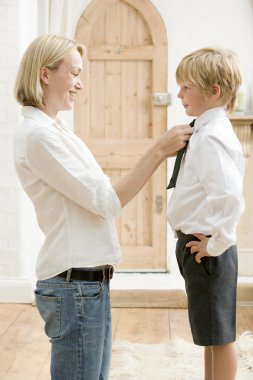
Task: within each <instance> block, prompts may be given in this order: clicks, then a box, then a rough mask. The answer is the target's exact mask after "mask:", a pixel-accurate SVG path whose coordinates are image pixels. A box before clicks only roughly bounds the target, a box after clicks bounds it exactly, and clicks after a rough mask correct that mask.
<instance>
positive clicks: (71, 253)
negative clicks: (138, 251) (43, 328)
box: [14, 107, 122, 280]
mask: <svg viewBox="0 0 253 380" xmlns="http://www.w3.org/2000/svg"><path fill="white" fill-rule="evenodd" d="M22 113H23V116H24V121H23V123H22V124H21V126H20V127H19V128H18V130H17V131H16V134H15V137H14V161H15V166H16V170H17V174H18V176H19V179H20V181H21V184H22V185H23V188H24V190H25V192H26V193H27V195H28V196H29V197H30V199H31V201H32V202H33V205H34V207H35V211H36V215H37V219H38V223H39V226H40V228H41V230H42V231H43V233H44V234H45V241H44V244H43V246H42V248H41V250H40V252H39V256H38V259H37V265H36V274H37V278H38V279H39V280H44V279H47V278H50V277H53V276H55V275H57V274H59V273H61V272H63V271H65V270H67V269H69V268H80V267H95V266H100V265H106V264H112V265H114V264H117V263H119V262H120V261H121V253H120V247H119V242H118V238H117V233H116V228H115V223H114V218H115V217H116V216H118V215H119V214H120V212H121V210H122V208H121V204H120V201H119V199H118V197H117V195H116V193H115V191H114V189H113V188H112V186H111V183H110V180H109V178H108V177H107V176H106V175H105V174H104V173H103V171H102V170H101V168H100V166H99V165H98V163H97V162H96V160H95V158H94V156H93V155H92V153H91V152H90V150H89V149H88V148H87V146H86V145H85V144H84V143H83V141H82V140H81V139H79V138H78V137H77V136H76V135H74V134H73V133H72V132H71V131H69V130H68V129H67V128H66V126H65V125H64V123H63V122H62V121H61V120H60V119H59V120H57V121H55V120H54V119H51V118H50V117H49V116H47V115H46V114H45V113H43V112H42V111H40V110H38V109H36V108H34V107H23V109H22Z"/></svg>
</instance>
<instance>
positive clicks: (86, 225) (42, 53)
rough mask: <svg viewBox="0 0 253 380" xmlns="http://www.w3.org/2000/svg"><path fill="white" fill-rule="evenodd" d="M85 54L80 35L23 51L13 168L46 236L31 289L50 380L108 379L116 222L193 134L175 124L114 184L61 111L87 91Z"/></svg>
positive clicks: (117, 257)
mask: <svg viewBox="0 0 253 380" xmlns="http://www.w3.org/2000/svg"><path fill="white" fill-rule="evenodd" d="M84 54H85V48H84V47H83V46H81V45H80V44H78V43H76V42H75V41H72V40H69V39H66V38H63V37H59V36H54V35H46V36H41V37H39V38H37V39H36V40H34V41H33V42H32V43H31V44H30V46H29V47H28V48H27V50H26V52H25V54H24V56H23V59H22V62H21V64H20V67H19V71H18V74H17V79H16V89H15V92H16V98H17V101H18V102H19V103H20V104H21V105H22V106H23V107H22V114H23V116H24V121H23V123H22V124H21V126H20V127H19V128H18V130H17V132H16V135H15V139H14V160H15V165H16V170H17V174H18V176H19V178H20V181H21V183H22V185H23V188H24V190H25V192H26V193H27V195H28V196H29V197H30V199H31V201H32V203H33V205H34V208H35V211H36V214H37V219H38V223H39V226H40V228H41V230H42V231H43V232H44V234H45V241H44V244H43V246H42V247H41V250H40V252H39V256H38V260H37V265H36V273H37V278H38V281H37V287H36V290H35V294H36V304H37V307H38V309H39V312H40V314H41V316H42V318H43V319H44V321H45V331H46V334H47V335H48V337H49V338H50V341H51V343H52V350H51V378H52V379H53V380H77V379H78V380H102V379H103V380H106V379H108V376H109V375H108V374H109V366H110V356H111V310H110V297H109V283H110V280H111V278H112V275H113V265H115V264H118V263H119V262H120V261H121V254H120V247H119V243H118V239H117V235H116V230H115V225H114V218H116V217H117V216H118V215H119V214H120V213H121V212H122V209H123V207H124V206H125V205H126V204H127V203H128V202H129V201H130V200H131V199H132V198H133V197H134V196H135V195H136V194H137V193H138V191H139V190H140V189H141V188H142V187H143V186H144V184H145V183H146V181H147V180H148V178H149V177H150V176H151V174H152V173H153V172H154V170H155V169H156V168H157V167H158V166H159V165H160V164H161V162H162V161H163V160H164V159H166V158H167V157H169V156H172V155H175V153H176V152H177V151H178V150H179V149H180V148H182V147H183V146H184V145H185V144H186V141H187V140H188V139H189V137H190V135H191V128H190V127H189V126H179V127H174V128H172V129H171V130H170V131H168V132H166V133H165V134H163V135H162V136H161V137H159V138H158V139H157V140H156V141H155V142H154V144H153V146H152V147H151V148H150V149H149V150H148V151H147V152H146V153H145V154H144V156H143V157H142V158H141V159H140V161H139V162H138V163H137V165H136V166H135V167H134V168H133V169H132V170H131V171H130V172H129V173H128V174H127V175H126V177H125V178H123V179H122V180H120V181H119V182H118V183H116V184H114V185H112V184H111V183H110V180H109V178H108V177H107V176H106V175H105V174H104V173H103V171H102V170H101V168H100V167H99V165H98V163H97V162H96V160H95V158H94V156H93V155H92V153H91V152H90V151H89V149H88V148H87V146H86V145H85V143H84V142H83V141H81V140H80V139H79V138H78V137H77V136H75V135H74V134H73V133H71V132H70V131H69V129H68V128H67V126H66V125H65V124H64V122H63V121H62V120H61V119H60V118H59V117H58V113H59V112H60V111H66V110H70V109H71V108H72V107H73V106H74V103H75V99H76V97H77V95H78V93H79V91H80V90H81V89H82V87H83V84H82V82H81V79H80V72H81V70H82V57H83V55H84Z"/></svg>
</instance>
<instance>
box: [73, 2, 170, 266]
mask: <svg viewBox="0 0 253 380" xmlns="http://www.w3.org/2000/svg"><path fill="white" fill-rule="evenodd" d="M76 39H77V40H78V41H79V42H81V43H83V44H84V45H85V46H86V47H87V58H86V59H85V61H84V70H83V74H82V80H83V85H84V89H83V91H82V94H81V95H80V96H79V99H78V102H77V104H76V108H75V126H76V133H77V134H78V135H79V136H80V137H81V138H82V139H83V140H84V141H85V142H86V144H87V145H88V146H89V148H90V149H91V151H92V152H93V153H94V155H95V157H96V159H97V160H98V162H99V163H100V165H101V167H102V168H103V170H104V172H105V173H106V174H107V175H108V176H109V177H110V178H111V182H112V183H115V182H116V181H117V180H118V179H119V178H121V177H122V176H124V175H125V174H126V173H127V172H128V170H129V169H131V168H132V167H133V166H134V165H135V163H136V162H137V160H138V159H139V158H140V157H141V155H142V154H143V152H144V151H145V150H146V149H148V147H149V146H150V144H151V143H152V141H153V139H154V138H155V137H157V136H158V135H160V134H161V133H162V132H164V131H165V130H166V107H157V106H156V107H155V106H154V105H153V103H152V96H153V93H154V92H164V91H166V87H167V42H166V32H165V29H164V24H163V22H162V20H161V17H160V15H159V14H158V12H157V10H156V9H155V8H154V6H153V5H152V3H151V1H149V0H124V1H123V0H94V1H92V2H91V3H90V4H89V6H88V7H87V9H86V10H85V11H84V13H83V15H82V16H81V18H80V20H79V22H78V25H77V29H76ZM165 188H166V163H164V164H162V165H161V166H160V167H159V169H158V170H157V171H156V173H155V174H154V175H153V176H152V178H151V179H150V181H149V182H148V183H147V184H146V186H145V187H144V189H143V190H142V191H141V192H140V193H139V194H138V196H137V197H136V198H135V199H134V200H132V201H131V202H130V203H129V204H128V206H127V208H126V210H125V212H124V213H123V214H122V216H121V217H120V218H119V219H118V220H117V221H116V223H117V230H118V235H119V240H120V243H121V247H122V254H123V263H122V264H121V266H120V269H121V270H130V271H131V270H133V271H164V270H166V216H165V209H166V190H165Z"/></svg>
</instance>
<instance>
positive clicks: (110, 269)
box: [109, 266, 114, 280]
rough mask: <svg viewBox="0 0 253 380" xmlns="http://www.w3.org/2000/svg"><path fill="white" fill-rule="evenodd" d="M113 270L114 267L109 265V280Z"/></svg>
mask: <svg viewBox="0 0 253 380" xmlns="http://www.w3.org/2000/svg"><path fill="white" fill-rule="evenodd" d="M113 272H114V268H113V266H111V267H110V268H109V280H111V279H112V278H113Z"/></svg>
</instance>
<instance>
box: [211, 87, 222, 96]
mask: <svg viewBox="0 0 253 380" xmlns="http://www.w3.org/2000/svg"><path fill="white" fill-rule="evenodd" d="M212 94H213V95H214V97H215V98H216V99H218V98H219V97H220V94H221V89H220V86H219V85H218V84H217V83H215V84H213V87H212Z"/></svg>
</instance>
